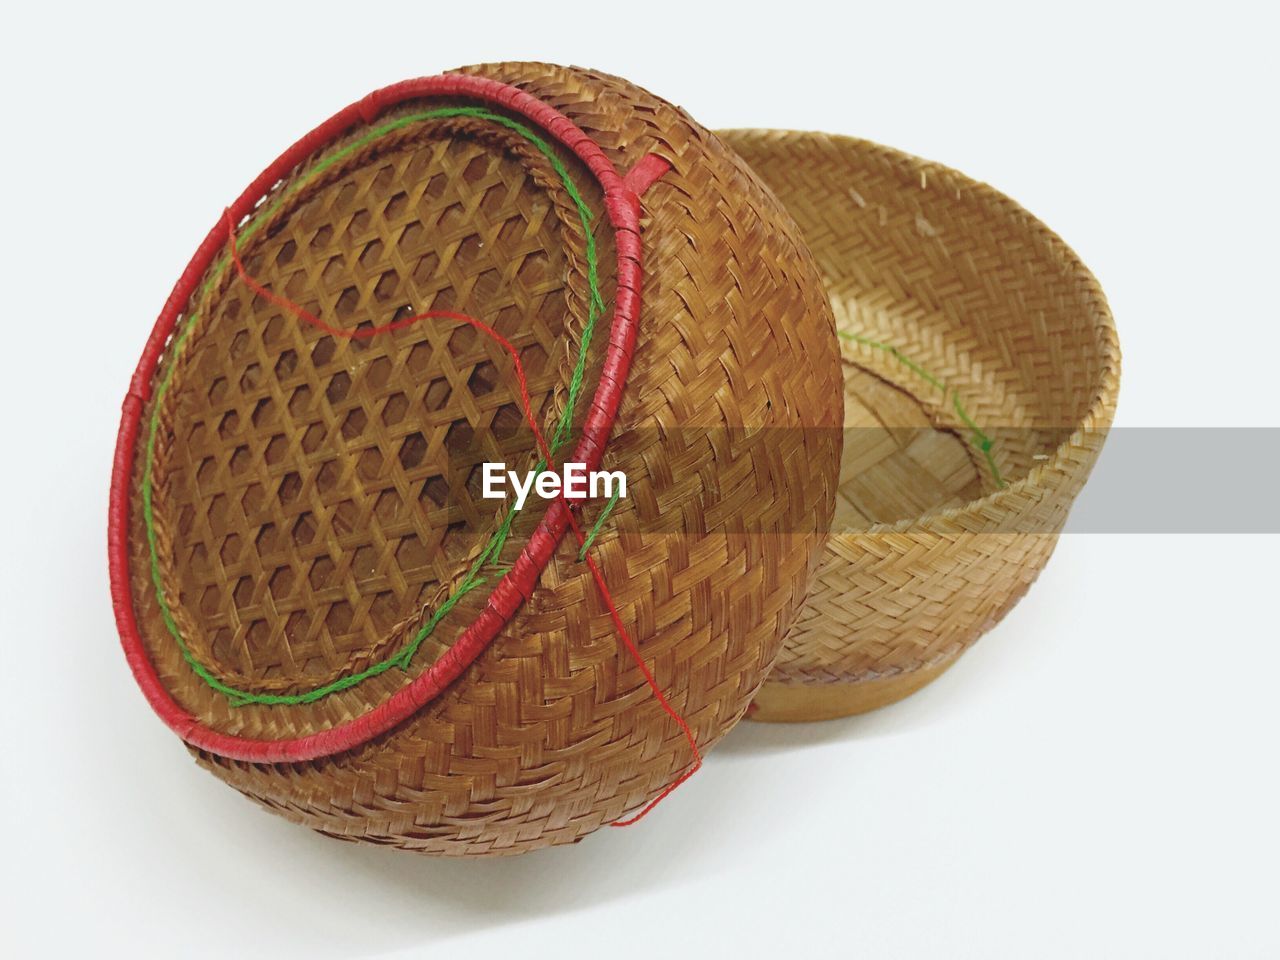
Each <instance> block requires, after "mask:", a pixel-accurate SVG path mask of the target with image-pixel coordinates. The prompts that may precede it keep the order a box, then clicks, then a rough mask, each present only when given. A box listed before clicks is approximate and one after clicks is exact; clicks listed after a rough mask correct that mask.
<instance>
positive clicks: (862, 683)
mask: <svg viewBox="0 0 1280 960" xmlns="http://www.w3.org/2000/svg"><path fill="white" fill-rule="evenodd" d="M959 659H960V654H959V653H957V654H956V655H955V656H953V657H950V658H948V659H946V660H943V661H942V662H941V663H939V664H936V665H934V666H932V667H924V668H922V669H919V670H911V671H908V672H907V673H899V674H895V675H893V676H890V677H880V678H878V679H875V680H856V681H852V682H850V683H823V684H808V683H804V684H789V683H766V684H765V685H764V687H763V688H761V690H760V692H759V693H758V694H756V698H755V701H754V702H753V703H752V705H751V709H750V710H749V711H748V712H747V719H749V720H759V721H760V722H762V723H808V722H811V721H818V720H837V719H839V718H840V717H852V716H856V715H857V714H860V713H870V712H871V711H872V710H878V709H879V708H881V707H887V706H888V705H889V704H891V703H897V702H898V701H899V700H903V699H905V698H906V697H909V696H911V694H913V693H915V692H916V691H917V690H920V689H921V688H922V687H926V686H928V685H929V684H930V683H932V682H933V681H934V680H936V679H938V677H940V676H942V674H944V673H946V672H947V669H948V668H949V667H950V666H951V665H952V664H953V663H955V662H956V661H957V660H959Z"/></svg>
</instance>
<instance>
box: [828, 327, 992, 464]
mask: <svg viewBox="0 0 1280 960" xmlns="http://www.w3.org/2000/svg"><path fill="white" fill-rule="evenodd" d="M836 333H838V334H839V335H840V336H841V337H843V338H844V339H845V340H852V341H853V342H854V343H860V344H862V345H863V346H866V347H871V348H872V349H875V350H883V351H884V352H885V353H888V354H890V355H891V356H893V357H894V358H895V359H896V360H897V361H898V362H899V363H901V364H902V365H903V366H905V367H906V368H907V369H908V370H910V371H911V372H912V373H914V374H916V376H918V377H920V378H921V379H922V380H924V381H925V382H926V383H928V384H929V385H930V386H932V387H933V388H934V389H936V390H940V391H942V399H943V401H944V402H945V401H946V399H947V387H946V384H944V383H943V382H942V381H941V380H939V379H938V378H937V377H935V376H934V375H933V374H931V373H930V372H929V371H928V370H926V369H925V368H924V367H922V366H920V365H919V364H918V363H916V362H915V361H914V360H912V359H911V358H910V357H908V356H907V355H906V354H904V353H902V352H901V351H900V350H899V349H898V348H897V347H895V346H893V345H892V344H888V343H880V342H879V341H878V340H872V339H870V338H868V337H860V336H858V335H857V334H856V333H849V332H847V331H845V330H837V331H836ZM951 400H952V404H953V406H954V407H955V409H956V416H958V417H959V418H960V421H961V422H962V423H963V424H964V425H965V426H966V427H968V428H969V430H970V431H971V432H972V433H973V445H974V446H975V447H977V448H978V449H979V450H981V451H982V456H983V458H984V459H985V460H986V461H987V468H988V469H989V470H990V471H991V478H992V479H993V480H995V483H996V486H997V487H1000V488H1003V487H1004V486H1005V482H1004V478H1003V477H1001V476H1000V468H999V466H997V465H996V458H995V456H994V455H993V454H992V453H991V448H992V447H993V446H994V445H995V444H994V441H993V440H992V439H991V438H990V437H989V436H987V435H986V434H985V433H984V432H983V431H982V428H981V427H979V426H978V424H977V423H975V422H974V420H973V418H972V417H971V416H969V414H968V413H967V412H966V411H965V409H964V404H962V403H961V402H960V393H959V391H952V393H951Z"/></svg>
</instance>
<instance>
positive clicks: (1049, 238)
mask: <svg viewBox="0 0 1280 960" xmlns="http://www.w3.org/2000/svg"><path fill="white" fill-rule="evenodd" d="M716 134H717V136H733V135H735V134H736V135H743V136H757V137H760V138H762V139H772V140H778V141H790V142H792V143H799V142H804V141H819V140H825V141H828V142H833V143H835V144H838V145H844V146H851V147H857V148H858V149H859V150H861V151H864V152H868V153H872V154H878V155H880V156H882V157H884V158H886V159H889V160H894V161H897V162H904V161H905V162H906V163H907V164H908V165H909V166H911V167H912V168H914V169H915V170H916V171H918V172H920V173H923V174H926V175H928V176H936V177H938V178H939V179H942V180H945V181H950V182H951V183H952V184H953V185H955V186H957V187H960V188H963V189H965V190H966V191H969V193H967V194H966V199H967V200H971V201H976V202H981V203H985V204H988V205H989V209H992V210H995V211H997V212H998V213H999V214H1000V215H1001V216H1002V217H1004V218H1005V219H1007V220H1009V221H1017V222H1018V223H1019V224H1020V226H1021V228H1022V229H1024V230H1026V231H1027V233H1028V234H1029V235H1031V236H1034V237H1036V238H1037V239H1039V240H1041V241H1042V242H1044V243H1046V244H1047V245H1048V246H1049V248H1050V250H1051V251H1052V252H1053V254H1054V255H1055V257H1056V258H1057V261H1058V263H1059V264H1060V265H1061V266H1062V267H1064V268H1067V269H1069V270H1070V271H1071V272H1072V274H1073V275H1074V276H1075V278H1076V279H1077V280H1079V281H1080V282H1081V283H1082V284H1083V285H1084V288H1085V290H1086V291H1087V296H1088V302H1089V307H1090V311H1089V312H1090V319H1091V320H1092V326H1093V332H1094V334H1095V336H1096V337H1097V338H1098V348H1099V354H1100V360H1101V364H1100V368H1099V371H1098V388H1097V389H1096V390H1095V392H1094V395H1093V396H1092V397H1091V398H1090V401H1089V406H1088V407H1087V408H1086V409H1085V412H1084V414H1083V415H1082V416H1081V417H1080V418H1079V420H1078V422H1077V423H1076V424H1075V426H1074V429H1073V430H1072V431H1071V433H1070V434H1069V435H1068V436H1067V437H1066V439H1064V440H1063V441H1062V442H1061V443H1060V444H1059V445H1058V446H1057V447H1056V448H1055V449H1054V451H1053V453H1052V454H1051V455H1050V456H1049V459H1047V460H1044V461H1041V462H1039V463H1036V464H1035V465H1034V466H1033V467H1032V468H1031V469H1030V470H1028V471H1027V473H1026V474H1024V475H1023V476H1022V477H1020V478H1019V479H1017V480H1015V481H1013V482H1012V483H1007V484H1005V485H1004V486H1003V487H1000V488H998V489H996V490H992V491H991V492H990V493H987V494H985V495H983V496H981V497H977V498H975V499H973V500H970V501H968V502H966V503H964V504H962V505H960V506H957V507H935V508H933V509H931V510H926V511H924V512H923V513H921V514H920V515H919V516H915V517H906V518H904V519H902V520H896V521H894V522H892V523H885V522H878V523H873V524H869V525H868V526H867V527H865V528H863V529H858V530H847V531H835V530H833V531H831V532H832V534H833V535H836V534H838V535H840V536H862V535H864V534H875V535H881V534H893V533H904V532H906V531H908V530H918V529H920V528H921V527H932V526H948V525H962V524H957V523H956V521H958V520H960V519H961V518H965V517H975V516H982V515H991V514H1000V513H1006V514H1007V513H1014V512H1017V511H1016V510H1015V508H1014V507H1013V506H1011V502H1014V501H1015V500H1016V499H1017V498H1026V497H1027V496H1028V495H1029V494H1033V493H1034V491H1036V490H1037V489H1039V488H1041V487H1042V486H1044V478H1045V477H1046V475H1048V474H1051V473H1060V474H1072V473H1075V472H1076V470H1075V468H1074V467H1073V466H1072V462H1073V458H1072V456H1071V454H1072V453H1073V452H1074V451H1078V450H1083V449H1086V443H1085V440H1086V437H1087V435H1088V434H1090V433H1101V434H1103V435H1104V437H1105V434H1106V431H1107V430H1108V429H1109V428H1110V426H1111V423H1112V420H1113V419H1114V417H1115V410H1116V403H1117V400H1118V398H1119V394H1120V340H1119V335H1118V334H1117V332H1116V326H1115V318H1114V317H1113V316H1112V313H1111V307H1110V305H1109V304H1108V303H1107V298H1106V295H1105V294H1104V293H1103V291H1102V286H1101V284H1099V283H1098V280H1097V278H1096V277H1095V276H1094V275H1093V273H1092V271H1090V270H1089V268H1088V267H1086V266H1085V264H1084V262H1083V261H1082V260H1081V259H1080V257H1079V255H1078V254H1077V253H1076V252H1075V251H1074V250H1073V249H1071V247H1070V246H1069V245H1068V244H1067V243H1066V241H1065V240H1063V239H1062V237H1060V236H1059V235H1058V234H1057V233H1056V232H1054V230H1053V229H1052V228H1050V227H1049V226H1048V225H1047V224H1045V223H1044V222H1043V221H1042V220H1041V219H1040V218H1039V217H1037V216H1036V215H1035V214H1033V213H1032V212H1031V211H1030V210H1028V209H1027V208H1026V207H1024V206H1022V204H1020V203H1018V202H1017V201H1016V200H1014V199H1013V198H1011V197H1009V196H1008V195H1007V194H1004V193H1002V192H1001V191H999V190H997V189H996V188H995V187H993V186H991V185H990V184H989V183H986V182H984V181H982V180H977V179H975V178H973V177H970V176H969V175H968V174H966V173H963V172H962V171H960V170H957V169H955V168H954V167H949V166H947V165H946V164H943V163H939V162H938V161H936V160H929V159H926V158H924V157H920V156H917V155H916V154H913V153H908V152H907V151H905V150H899V149H897V148H896V147H890V146H886V145H884V144H882V143H877V142H875V141H874V140H867V139H865V138H862V137H854V136H850V135H848V134H841V133H826V132H823V131H820V130H789V129H777V128H765V127H729V128H724V129H720V130H717V131H716ZM845 349H846V347H845V344H844V343H843V342H842V343H841V345H840V352H841V357H842V358H843V357H844V356H845Z"/></svg>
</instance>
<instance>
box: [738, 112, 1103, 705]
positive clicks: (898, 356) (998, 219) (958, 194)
mask: <svg viewBox="0 0 1280 960" xmlns="http://www.w3.org/2000/svg"><path fill="white" fill-rule="evenodd" d="M720 135H721V137H723V138H724V140H725V142H726V143H728V144H729V145H730V146H732V147H733V148H734V149H735V150H736V151H737V152H738V153H739V154H740V155H741V156H742V157H743V158H744V159H746V160H747V162H748V163H749V164H750V165H751V167H752V169H753V170H755V172H756V173H758V174H759V175H760V177H761V178H762V179H763V180H764V181H765V182H766V183H767V184H768V185H769V186H770V187H771V188H772V190H773V191H774V192H775V193H776V194H777V196H778V197H779V198H780V199H781V200H782V202H783V203H784V204H785V205H786V207H787V209H788V210H789V211H790V212H791V213H792V215H793V216H794V217H795V218H796V221H797V222H798V223H799V225H800V227H801V230H802V232H803V234H804V236H805V239H806V240H807V241H808V243H809V246H810V249H811V250H812V251H813V253H814V255H815V257H816V259H817V260H818V264H819V267H820V269H821V270H822V273H823V278H824V281H825V283H826V287H827V291H828V294H829V295H830V298H831V302H832V306H833V307H834V309H835V314H836V325H837V328H838V330H839V331H840V334H841V342H842V351H843V361H844V362H843V368H844V391H843V398H844V408H845V410H844V418H845V442H844V451H843V456H842V462H841V470H840V484H839V493H838V495H837V503H836V510H835V516H834V519H833V524H832V532H833V536H832V537H831V539H830V541H829V543H828V545H827V547H826V549H825V554H824V556H823V560H822V564H821V566H820V568H819V571H818V573H817V574H816V576H815V580H814V584H813V587H812V590H811V593H810V595H809V598H808V601H807V603H806V606H805V608H804V609H803V611H802V612H801V613H800V614H799V616H798V617H797V620H796V623H795V625H794V626H793V627H792V628H791V631H790V633H789V634H788V635H787V639H786V641H785V643H784V645H783V651H782V653H781V655H780V656H779V659H778V663H777V666H776V667H775V668H774V671H773V673H772V674H770V677H769V681H768V682H767V683H766V684H765V686H764V688H763V690H762V691H761V693H760V695H759V696H758V697H757V699H756V701H755V705H754V707H753V710H752V712H751V716H752V718H754V719H760V720H779V721H787V720H819V719H826V718H830V717H837V716H845V715H849V714H855V713H861V712H864V711H866V710H870V709H873V708H875V707H878V706H881V705H883V704H886V703H891V702H893V701H895V700H898V699H900V698H902V697H904V696H907V695H908V694H910V693H912V692H914V691H915V690H918V689H919V688H920V687H922V686H923V685H925V684H926V683H928V682H929V681H930V680H932V679H934V678H935V677H937V676H938V675H939V674H940V673H942V672H943V671H944V670H946V669H947V667H948V666H950V665H951V664H952V663H954V662H955V660H956V658H957V657H958V656H959V655H960V654H961V652H962V651H964V650H965V649H966V648H967V647H968V646H969V645H970V644H972V643H973V641H974V640H975V639H977V638H978V637H979V636H981V635H982V634H983V633H984V632H985V631H986V630H988V629H990V627H991V626H992V625H994V624H995V623H996V622H997V621H999V620H1000V618H1001V617H1002V616H1004V614H1005V613H1007V612H1008V611H1009V609H1010V608H1011V607H1012V606H1013V605H1014V604H1015V603H1016V602H1017V601H1018V599H1019V598H1020V597H1021V596H1022V595H1023V594H1024V593H1025V592H1026V590H1027V588H1028V587H1029V586H1030V585H1031V583H1032V582H1033V581H1034V580H1035V578H1036V576H1037V574H1038V573H1039V571H1040V570H1041V568H1042V567H1043V566H1044V564H1045V563H1046V562H1047V561H1048V559H1049V555H1050V553H1051V552H1052V550H1053V547H1054V544H1055V542H1056V535H1057V533H1058V532H1059V531H1060V529H1061V527H1062V524H1063V522H1064V520H1065V518H1066V516H1067V512H1068V510H1069V508H1070V506H1071V503H1072V500H1073V499H1074V498H1075V496H1076V495H1077V493H1078V492H1079V491H1080V489H1081V487H1082V485H1083V484H1084V482H1085V480H1086V478H1087V477H1088V475H1089V471H1090V469H1091V468H1092V466H1093V463H1094V460H1095V459H1096V458H1097V455H1098V452H1099V450H1100V449H1101V447H1102V444H1103V441H1104V439H1105V437H1106V431H1107V428H1108V427H1109V425H1110V423H1111V419H1112V415H1113V412H1114V410H1115V404H1116V396H1117V392H1118V388H1119V373H1120V351H1119V346H1118V342H1117V339H1116V333H1115V328H1114V325H1113V323H1112V318H1111V314H1110V311H1109V310H1108V308H1107V303H1106V300H1105V299H1104V297H1103V295H1102V291H1101V290H1100V289H1099V287H1098V284H1097V282H1096V281H1095V280H1094V278H1093V276H1092V275H1091V274H1090V273H1089V271H1088V270H1086V269H1085V267H1084V266H1083V265H1082V264H1081V263H1080V261H1079V260H1078V259H1077V258H1076V256H1075V255H1074V254H1073V253H1072V252H1071V250H1069V249H1068V248H1067V246H1066V245H1065V244H1064V243H1063V242H1062V241H1061V240H1060V239H1059V238H1058V237H1057V236H1056V235H1054V234H1053V233H1052V232H1051V231H1050V230H1049V229H1048V228H1046V227H1045V226H1044V225H1043V224H1041V223H1040V222H1039V221H1038V220H1036V219H1035V218H1034V217H1033V216H1031V215H1030V214H1029V213H1027V211H1025V210H1023V209H1022V208H1021V207H1020V206H1018V205H1017V204H1016V203H1014V202H1012V201H1011V200H1009V199H1008V198H1007V197H1004V196H1003V195H1001V194H999V193H997V192H996V191H995V190H992V189H991V188H990V187H987V186H985V185H983V184H981V183H977V182H975V181H973V180H971V179H969V178H968V177H965V176H964V175H962V174H960V173H957V172H955V171H954V170H949V169H947V168H945V167H942V166H939V165H938V164H934V163H928V162H926V161H923V160H920V159H917V158H915V157H911V156H908V155H906V154H903V153H900V152H898V151H896V150H891V149H888V148H886V147H881V146H878V145H876V144H873V143H868V142H866V141H862V140H855V139H852V138H848V137H838V136H827V135H824V134H815V133H793V132H778V131H763V130H734V131H724V132H721V134H720Z"/></svg>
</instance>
